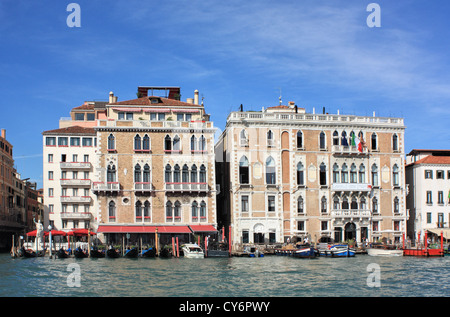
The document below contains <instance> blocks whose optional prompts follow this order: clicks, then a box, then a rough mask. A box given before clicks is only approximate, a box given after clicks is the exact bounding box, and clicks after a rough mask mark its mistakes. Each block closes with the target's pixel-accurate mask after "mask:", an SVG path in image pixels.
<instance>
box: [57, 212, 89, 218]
mask: <svg viewBox="0 0 450 317" xmlns="http://www.w3.org/2000/svg"><path fill="white" fill-rule="evenodd" d="M91 216H92V214H91V213H90V212H61V219H81V220H89V219H91Z"/></svg>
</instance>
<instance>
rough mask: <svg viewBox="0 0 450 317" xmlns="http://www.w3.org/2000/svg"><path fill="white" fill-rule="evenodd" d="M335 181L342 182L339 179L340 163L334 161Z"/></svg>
mask: <svg viewBox="0 0 450 317" xmlns="http://www.w3.org/2000/svg"><path fill="white" fill-rule="evenodd" d="M333 183H340V181H339V165H338V164H337V163H334V165H333Z"/></svg>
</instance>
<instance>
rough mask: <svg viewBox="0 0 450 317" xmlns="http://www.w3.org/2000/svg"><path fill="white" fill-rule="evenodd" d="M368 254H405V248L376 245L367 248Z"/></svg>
mask: <svg viewBox="0 0 450 317" xmlns="http://www.w3.org/2000/svg"><path fill="white" fill-rule="evenodd" d="M366 250H367V254H368V255H371V256H403V250H402V249H397V248H396V247H395V246H390V245H374V246H372V247H371V248H367V249H366Z"/></svg>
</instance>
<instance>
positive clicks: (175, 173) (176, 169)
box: [173, 164, 180, 183]
mask: <svg viewBox="0 0 450 317" xmlns="http://www.w3.org/2000/svg"><path fill="white" fill-rule="evenodd" d="M173 182H174V183H180V166H179V165H178V164H176V165H175V166H174V168H173Z"/></svg>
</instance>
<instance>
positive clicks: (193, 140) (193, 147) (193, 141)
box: [191, 135, 197, 151]
mask: <svg viewBox="0 0 450 317" xmlns="http://www.w3.org/2000/svg"><path fill="white" fill-rule="evenodd" d="M191 151H197V138H196V137H195V135H193V136H191Z"/></svg>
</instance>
